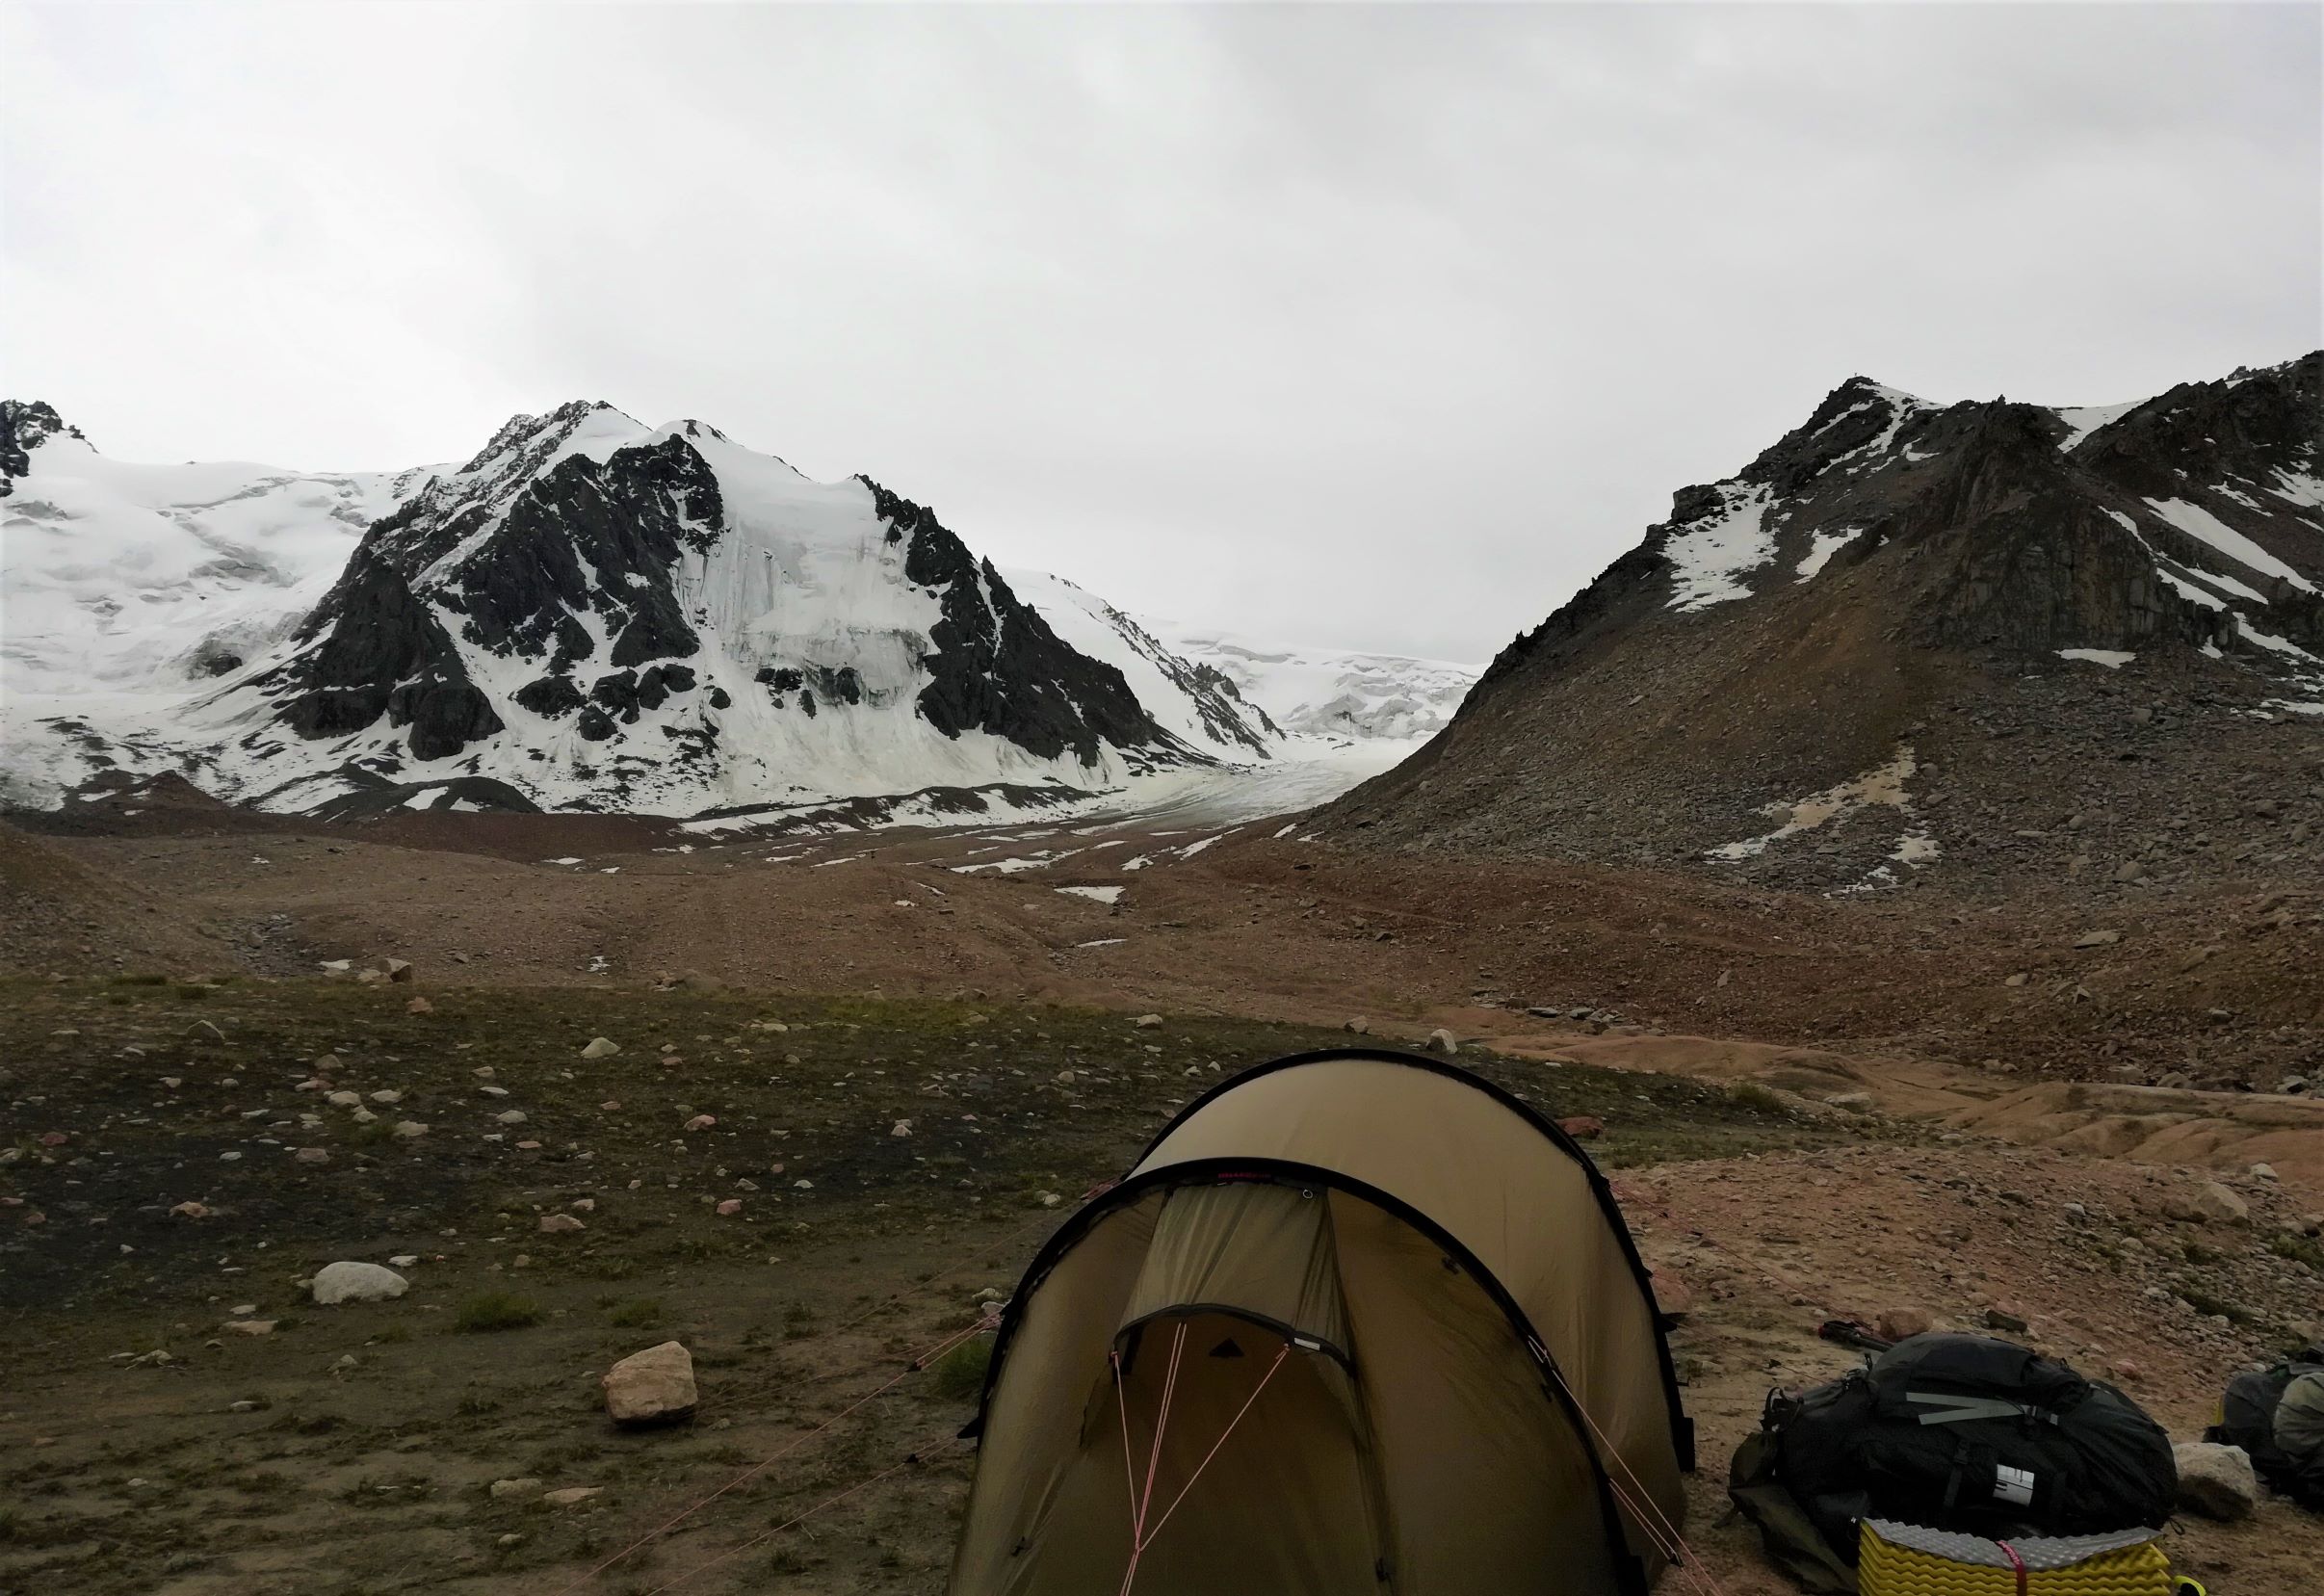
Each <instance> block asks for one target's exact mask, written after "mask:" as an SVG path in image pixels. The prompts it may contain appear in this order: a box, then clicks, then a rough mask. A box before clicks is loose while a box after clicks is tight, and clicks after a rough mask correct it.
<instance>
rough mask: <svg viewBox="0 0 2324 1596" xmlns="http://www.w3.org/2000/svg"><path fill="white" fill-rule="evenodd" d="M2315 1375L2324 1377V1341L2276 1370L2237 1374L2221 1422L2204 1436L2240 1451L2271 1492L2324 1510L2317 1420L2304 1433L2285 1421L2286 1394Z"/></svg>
mask: <svg viewBox="0 0 2324 1596" xmlns="http://www.w3.org/2000/svg"><path fill="white" fill-rule="evenodd" d="M2310 1375H2313V1376H2315V1377H2316V1378H2318V1379H2324V1343H2320V1344H2318V1345H2317V1346H2314V1347H2308V1348H2306V1349H2305V1350H2303V1351H2301V1352H2299V1353H2297V1354H2295V1355H2294V1356H2293V1357H2292V1359H2291V1360H2290V1361H2289V1362H2287V1363H2280V1364H2278V1365H2276V1367H2275V1368H2273V1369H2269V1370H2264V1371H2262V1372H2260V1373H2258V1374H2238V1375H2236V1376H2235V1377H2234V1378H2233V1379H2232V1380H2230V1381H2229V1382H2228V1387H2227V1395H2226V1396H2225V1397H2224V1398H2222V1399H2221V1400H2220V1403H2219V1423H2217V1424H2215V1425H2213V1426H2211V1427H2210V1428H2209V1429H2206V1430H2205V1431H2204V1432H2203V1438H2204V1439H2205V1440H2206V1441H2219V1442H2224V1443H2225V1444H2226V1445H2228V1446H2231V1447H2241V1448H2242V1449H2243V1450H2244V1451H2245V1452H2249V1453H2250V1454H2251V1459H2252V1467H2253V1468H2254V1469H2255V1470H2256V1471H2258V1473H2259V1478H2262V1479H2264V1480H2266V1481H2267V1483H2268V1485H2269V1486H2270V1487H2271V1488H2272V1489H2275V1490H2278V1491H2281V1492H2283V1493H2284V1494H2285V1496H2288V1497H2290V1498H2291V1499H2292V1500H2293V1501H2294V1502H2297V1503H2299V1504H2301V1505H2302V1506H2304V1507H2313V1508H2316V1509H2317V1510H2319V1511H2324V1444H2318V1443H2319V1442H2320V1441H2324V1436H2318V1435H2317V1434H2316V1433H2315V1428H2316V1426H2315V1425H2314V1424H2313V1422H2312V1421H2311V1423H2310V1424H2308V1425H2307V1426H2302V1427H2301V1428H2300V1429H2295V1428H2294V1426H2291V1425H2287V1424H2285V1423H2283V1422H2282V1409H2283V1403H2284V1394H2285V1392H2286V1391H2287V1390H2289V1389H2290V1388H2291V1384H2292V1382H2293V1381H2294V1380H2298V1379H2302V1378H2304V1377H2305V1376H2310ZM2286 1442H2289V1443H2290V1444H2289V1445H2288V1446H2287V1445H2286Z"/></svg>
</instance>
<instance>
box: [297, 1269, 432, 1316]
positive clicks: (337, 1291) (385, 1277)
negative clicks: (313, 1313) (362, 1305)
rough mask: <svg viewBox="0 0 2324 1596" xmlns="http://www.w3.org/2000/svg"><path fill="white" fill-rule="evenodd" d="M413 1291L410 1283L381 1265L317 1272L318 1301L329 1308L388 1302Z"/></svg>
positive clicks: (316, 1294)
mask: <svg viewBox="0 0 2324 1596" xmlns="http://www.w3.org/2000/svg"><path fill="white" fill-rule="evenodd" d="M410 1289H411V1282H410V1281H408V1280H406V1279H405V1278H404V1277H403V1276H402V1275H400V1274H398V1273H397V1272H396V1271H395V1270H393V1269H381V1268H380V1267H379V1265H377V1264H356V1263H337V1264H326V1265H324V1266H323V1267H322V1268H321V1269H317V1270H316V1271H315V1283H314V1292H315V1301H316V1302H317V1303H318V1304H319V1305H321V1306H323V1307H326V1308H335V1307H337V1306H338V1305H339V1304H340V1303H342V1302H384V1301H386V1300H387V1299H388V1298H389V1297H394V1296H402V1295H404V1294H405V1292H407V1291H409V1290H410Z"/></svg>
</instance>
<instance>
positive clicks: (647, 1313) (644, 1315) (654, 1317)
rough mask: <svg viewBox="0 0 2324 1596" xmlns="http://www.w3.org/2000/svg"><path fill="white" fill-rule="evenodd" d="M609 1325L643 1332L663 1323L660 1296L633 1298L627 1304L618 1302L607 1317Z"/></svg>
mask: <svg viewBox="0 0 2324 1596" xmlns="http://www.w3.org/2000/svg"><path fill="white" fill-rule="evenodd" d="M605 1321H606V1322H607V1323H608V1324H617V1325H619V1326H620V1327H621V1328H623V1329H625V1330H642V1329H645V1328H646V1327H647V1326H649V1325H653V1324H658V1323H660V1322H661V1321H662V1299H661V1298H660V1297H658V1296H633V1297H631V1298H630V1299H629V1300H627V1301H626V1302H616V1303H614V1306H613V1307H612V1308H611V1309H610V1310H608V1312H607V1313H606V1316H605Z"/></svg>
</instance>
